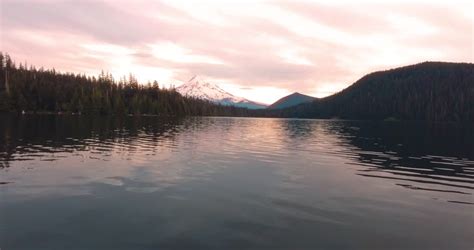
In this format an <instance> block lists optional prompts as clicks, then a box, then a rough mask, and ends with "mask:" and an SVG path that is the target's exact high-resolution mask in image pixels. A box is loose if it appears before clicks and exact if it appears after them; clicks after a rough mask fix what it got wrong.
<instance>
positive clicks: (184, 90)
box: [176, 76, 265, 108]
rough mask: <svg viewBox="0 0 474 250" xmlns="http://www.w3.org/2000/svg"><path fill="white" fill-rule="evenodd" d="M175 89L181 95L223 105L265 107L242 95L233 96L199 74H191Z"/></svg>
mask: <svg viewBox="0 0 474 250" xmlns="http://www.w3.org/2000/svg"><path fill="white" fill-rule="evenodd" d="M176 91H178V93H180V94H181V95H183V96H190V97H195V98H199V99H203V100H208V101H211V102H215V103H219V104H223V105H232V106H238V107H247V108H264V107H265V105H261V104H258V103H255V102H252V101H249V100H247V99H245V98H242V97H237V96H234V95H232V94H231V93H229V92H227V91H225V90H223V89H221V88H220V87H219V86H218V85H217V84H214V83H210V82H208V81H205V80H204V79H202V78H200V77H199V76H193V77H192V78H191V79H189V81H188V82H186V83H184V84H182V85H181V86H179V87H177V88H176Z"/></svg>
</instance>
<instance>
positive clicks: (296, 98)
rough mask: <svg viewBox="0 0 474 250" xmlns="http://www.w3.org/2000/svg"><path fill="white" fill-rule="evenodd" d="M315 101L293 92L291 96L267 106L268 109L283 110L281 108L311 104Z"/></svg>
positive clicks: (312, 98) (313, 98) (310, 97)
mask: <svg viewBox="0 0 474 250" xmlns="http://www.w3.org/2000/svg"><path fill="white" fill-rule="evenodd" d="M314 100H316V98H315V97H312V96H308V95H303V94H300V93H298V92H295V93H293V94H291V95H287V96H285V97H283V98H281V99H279V100H278V101H276V102H274V103H273V104H272V105H270V106H268V107H267V108H268V109H283V108H288V107H292V106H296V105H298V104H302V103H306V102H312V101H314Z"/></svg>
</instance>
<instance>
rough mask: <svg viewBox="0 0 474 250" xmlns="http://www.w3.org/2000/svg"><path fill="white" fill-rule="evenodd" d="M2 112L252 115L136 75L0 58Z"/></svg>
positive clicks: (3, 56)
mask: <svg viewBox="0 0 474 250" xmlns="http://www.w3.org/2000/svg"><path fill="white" fill-rule="evenodd" d="M0 111H9V112H11V111H13V112H31V113H41V112H54V113H75V114H102V115H104V114H149V115H164V116H182V115H193V116H244V115H247V112H248V110H247V109H244V108H236V107H231V106H222V105H217V104H215V103H211V102H209V101H205V100H200V99H196V98H191V97H184V96H182V95H180V94H179V93H178V92H176V91H175V90H174V89H166V88H160V86H159V84H158V83H157V82H156V81H154V82H152V83H151V82H149V83H148V84H146V85H143V84H139V83H138V81H137V79H136V78H135V77H134V76H133V75H129V76H128V77H123V78H121V79H120V80H118V81H117V80H115V79H114V78H113V77H112V75H111V74H106V73H101V74H100V75H99V76H98V77H95V76H86V75H83V74H74V73H60V72H57V71H56V70H54V69H51V70H45V69H43V68H40V69H37V68H35V67H34V66H29V67H28V66H27V65H26V64H19V65H17V64H16V63H15V62H14V61H13V60H12V59H11V57H10V56H9V55H8V54H6V53H5V54H4V53H2V52H0Z"/></svg>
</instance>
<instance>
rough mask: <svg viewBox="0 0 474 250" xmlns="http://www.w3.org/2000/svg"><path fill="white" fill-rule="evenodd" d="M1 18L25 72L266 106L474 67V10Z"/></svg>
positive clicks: (140, 5)
mask: <svg viewBox="0 0 474 250" xmlns="http://www.w3.org/2000/svg"><path fill="white" fill-rule="evenodd" d="M329 2H331V3H329ZM377 2H380V3H377ZM382 2H383V4H382ZM0 11H1V23H0V25H1V29H0V38H1V40H0V49H1V51H3V52H7V53H9V54H10V55H11V56H12V57H13V59H14V60H15V61H17V62H27V63H28V64H33V65H36V66H38V67H39V66H43V67H45V68H52V67H54V68H56V69H58V70H61V71H69V72H76V73H85V74H98V73H99V72H100V71H101V70H105V71H109V72H111V73H112V74H113V75H114V77H116V78H119V77H120V76H123V75H128V74H129V73H132V74H134V75H135V76H136V77H137V78H138V79H139V80H140V81H141V82H143V83H146V82H147V81H149V80H157V81H158V82H159V83H160V84H161V85H162V86H170V85H171V84H173V85H175V86H178V85H179V84H181V83H182V82H185V81H187V80H188V79H189V78H191V77H192V76H193V75H199V76H200V77H201V78H204V79H207V80H208V81H210V82H214V83H217V84H219V85H220V86H221V87H222V88H224V89H225V90H227V91H229V92H231V93H233V94H235V95H238V96H243V97H246V98H248V99H251V100H255V101H259V102H263V103H271V102H273V101H275V100H277V99H279V98H281V97H282V96H284V95H286V94H289V93H292V92H295V91H298V92H302V93H306V94H309V95H313V96H318V97H322V96H327V95H329V94H331V93H334V92H337V91H339V90H341V89H343V88H344V87H346V86H348V85H349V84H351V83H353V82H355V81H356V80H357V79H358V78H360V77H362V76H363V75H365V74H367V73H370V72H372V71H375V70H381V69H389V68H393V67H398V66H403V65H407V64H414V63H418V62H423V61H452V62H473V50H474V48H473V46H474V19H473V16H474V1H440V2H436V1H357V2H354V1H338V2H337V3H332V1H258V2H257V1H237V0H234V1H201V0H200V1H176V0H172V1H151V0H146V1H117V0H114V1H93V0H76V1H50V0H37V1H33V0H29V1H23V0H0Z"/></svg>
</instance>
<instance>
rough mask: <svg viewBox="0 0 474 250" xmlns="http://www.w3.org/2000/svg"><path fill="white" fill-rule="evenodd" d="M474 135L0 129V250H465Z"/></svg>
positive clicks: (22, 121) (18, 125)
mask: <svg viewBox="0 0 474 250" xmlns="http://www.w3.org/2000/svg"><path fill="white" fill-rule="evenodd" d="M473 127H474V126H473V125H472V124H464V125H462V124H432V123H398V122H361V121H326V120H286V119H250V118H186V119H178V120H171V121H170V120H168V121H163V120H162V119H160V118H156V117H141V118H133V117H127V118H124V119H117V118H113V117H108V118H107V117H101V118H88V117H67V116H23V117H19V116H0V248H1V249H163V248H185V249H197V248H205V249H209V248H215V249H229V248H236V249H241V248H255V249H262V248H271V249H275V248H286V249H297V248H300V249H314V248H329V249H335V248H351V249H353V248H364V249H380V248H389V247H390V248H397V249H400V248H402V249H473V247H474V241H473V239H474V198H473V197H474V196H473V193H474V128H473Z"/></svg>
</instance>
